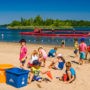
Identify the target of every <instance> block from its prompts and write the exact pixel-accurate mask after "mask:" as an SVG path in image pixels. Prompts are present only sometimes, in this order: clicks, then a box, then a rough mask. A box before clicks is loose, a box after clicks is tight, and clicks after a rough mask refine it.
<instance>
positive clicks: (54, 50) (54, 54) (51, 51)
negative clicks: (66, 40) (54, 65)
mask: <svg viewBox="0 0 90 90" xmlns="http://www.w3.org/2000/svg"><path fill="white" fill-rule="evenodd" d="M56 51H57V47H55V48H54V49H51V50H50V51H49V53H48V57H50V56H51V57H55V56H56Z"/></svg>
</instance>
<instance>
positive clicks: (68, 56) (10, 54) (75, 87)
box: [0, 42, 90, 90]
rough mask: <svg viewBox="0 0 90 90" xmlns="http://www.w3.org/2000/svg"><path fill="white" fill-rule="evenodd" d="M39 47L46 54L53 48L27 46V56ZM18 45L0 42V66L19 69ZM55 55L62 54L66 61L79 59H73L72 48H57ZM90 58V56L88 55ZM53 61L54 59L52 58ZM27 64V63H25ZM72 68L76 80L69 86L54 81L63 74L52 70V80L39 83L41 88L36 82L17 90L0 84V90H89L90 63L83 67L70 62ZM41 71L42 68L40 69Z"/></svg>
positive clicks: (47, 46)
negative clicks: (4, 65) (10, 65)
mask: <svg viewBox="0 0 90 90" xmlns="http://www.w3.org/2000/svg"><path fill="white" fill-rule="evenodd" d="M39 46H42V47H43V48H44V49H45V50H46V51H47V52H48V51H49V50H50V49H51V48H53V47H54V45H38V44H27V47H28V56H30V53H31V52H32V51H33V50H34V49H37V48H38V47H39ZM19 51H20V45H19V43H4V42H0V64H5V63H6V64H12V65H14V66H17V67H19V65H20V63H19V60H18V58H19ZM57 53H61V54H63V56H64V57H65V60H66V61H78V59H79V58H73V56H74V54H73V48H70V47H69V48H64V49H62V48H60V47H59V48H58V50H57ZM88 57H90V55H88ZM54 59H55V58H54ZM52 60H53V59H52V58H48V59H47V63H46V68H44V69H47V66H48V65H49V64H50V62H51V61H52ZM27 62H28V61H27ZM72 67H74V68H75V70H76V75H77V78H76V80H75V81H74V82H73V83H71V84H65V83H64V82H62V81H59V80H58V79H56V77H57V76H59V77H61V76H62V74H63V73H64V72H65V69H64V70H63V71H61V70H52V69H50V71H51V72H52V74H53V80H52V81H51V82H48V83H46V82H41V83H39V84H40V86H41V88H40V87H39V86H38V82H36V81H35V82H32V83H31V84H29V85H27V86H25V87H22V88H20V89H17V88H15V87H12V86H10V85H7V84H0V90H40V89H41V90H90V63H86V64H84V65H81V66H80V65H78V64H76V63H73V62H72ZM42 69H43V68H42Z"/></svg>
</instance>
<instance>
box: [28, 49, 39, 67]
mask: <svg viewBox="0 0 90 90" xmlns="http://www.w3.org/2000/svg"><path fill="white" fill-rule="evenodd" d="M38 59H39V56H38V52H37V51H36V50H34V51H33V53H32V54H31V58H30V61H29V62H28V68H30V67H32V66H33V61H35V60H38Z"/></svg>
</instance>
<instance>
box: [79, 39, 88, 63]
mask: <svg viewBox="0 0 90 90" xmlns="http://www.w3.org/2000/svg"><path fill="white" fill-rule="evenodd" d="M79 53H80V60H79V64H83V63H84V60H85V58H86V54H87V45H86V43H85V39H84V38H81V43H80V45H79Z"/></svg>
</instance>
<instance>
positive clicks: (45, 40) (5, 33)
mask: <svg viewBox="0 0 90 90" xmlns="http://www.w3.org/2000/svg"><path fill="white" fill-rule="evenodd" d="M75 29H76V30H83V31H85V30H87V31H88V32H90V28H75ZM23 31H30V30H9V29H6V28H0V42H19V40H20V39H22V38H24V39H26V40H27V42H28V43H39V44H53V45H60V44H61V41H62V40H65V43H66V45H67V46H73V42H74V40H73V37H72V38H61V37H40V36H26V35H20V34H19V33H20V32H23ZM85 41H86V43H87V44H88V45H89V44H90V37H89V38H85ZM79 42H80V38H79Z"/></svg>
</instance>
